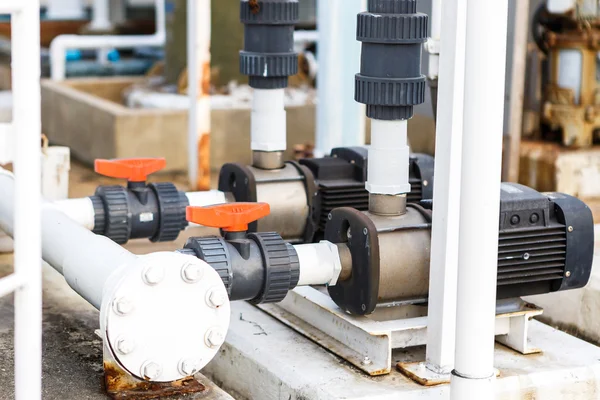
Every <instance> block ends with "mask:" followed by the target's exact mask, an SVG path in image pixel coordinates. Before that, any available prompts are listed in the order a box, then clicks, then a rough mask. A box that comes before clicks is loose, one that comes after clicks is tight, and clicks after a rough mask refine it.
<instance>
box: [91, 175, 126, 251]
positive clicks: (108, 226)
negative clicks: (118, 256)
mask: <svg viewBox="0 0 600 400" xmlns="http://www.w3.org/2000/svg"><path fill="white" fill-rule="evenodd" d="M95 195H96V196H98V197H100V198H101V199H102V203H103V205H104V214H105V228H104V232H103V235H104V236H106V237H108V238H109V239H111V240H112V241H114V242H115V243H118V244H125V243H127V241H128V240H129V238H130V237H131V221H130V218H131V217H130V213H129V202H128V201H127V189H126V188H124V187H122V186H100V187H98V189H96V193H95Z"/></svg>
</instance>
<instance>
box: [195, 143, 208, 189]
mask: <svg viewBox="0 0 600 400" xmlns="http://www.w3.org/2000/svg"><path fill="white" fill-rule="evenodd" d="M196 188H197V189H198V190H210V134H209V133H208V132H205V133H203V134H202V135H201V136H200V140H198V180H197V181H196Z"/></svg>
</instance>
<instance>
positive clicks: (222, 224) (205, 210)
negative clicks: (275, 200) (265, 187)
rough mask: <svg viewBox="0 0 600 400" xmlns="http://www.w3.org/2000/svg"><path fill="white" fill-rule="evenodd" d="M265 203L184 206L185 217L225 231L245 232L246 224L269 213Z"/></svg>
mask: <svg viewBox="0 0 600 400" xmlns="http://www.w3.org/2000/svg"><path fill="white" fill-rule="evenodd" d="M270 212H271V207H270V206H269V205H268V204H267V203H231V204H219V205H215V206H208V207H192V206H189V207H187V208H186V218H187V220H188V221H189V222H193V223H195V224H198V225H203V226H210V227H213V228H221V229H223V230H224V231H225V232H245V231H247V230H248V224H250V223H252V222H254V221H256V220H258V219H260V218H262V217H266V216H267V215H269V213H270Z"/></svg>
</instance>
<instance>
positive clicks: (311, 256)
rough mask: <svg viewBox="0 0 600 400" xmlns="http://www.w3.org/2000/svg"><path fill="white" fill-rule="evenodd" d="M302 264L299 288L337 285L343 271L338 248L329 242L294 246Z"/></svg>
mask: <svg viewBox="0 0 600 400" xmlns="http://www.w3.org/2000/svg"><path fill="white" fill-rule="evenodd" d="M294 249H296V253H298V261H299V263H300V279H299V280H298V286H306V285H330V286H333V285H335V284H336V283H337V280H338V278H339V276H340V272H341V270H342V266H341V262H340V256H339V253H338V249H337V247H336V246H335V245H334V244H332V243H330V242H327V241H321V242H320V243H310V244H300V245H296V246H294Z"/></svg>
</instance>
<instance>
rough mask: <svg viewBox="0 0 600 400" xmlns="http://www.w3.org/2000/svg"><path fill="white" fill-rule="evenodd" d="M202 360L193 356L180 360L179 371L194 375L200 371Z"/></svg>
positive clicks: (186, 374) (183, 373) (182, 373)
mask: <svg viewBox="0 0 600 400" xmlns="http://www.w3.org/2000/svg"><path fill="white" fill-rule="evenodd" d="M200 365H201V364H200V361H199V360H194V359H191V358H186V359H185V360H181V361H180V362H179V372H180V373H181V375H185V376H192V375H194V374H195V373H196V372H198V371H200Z"/></svg>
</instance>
